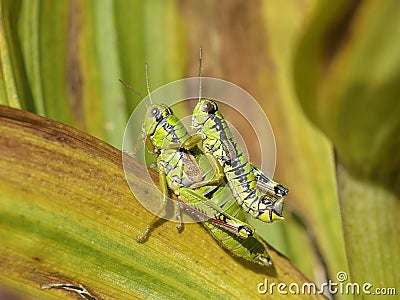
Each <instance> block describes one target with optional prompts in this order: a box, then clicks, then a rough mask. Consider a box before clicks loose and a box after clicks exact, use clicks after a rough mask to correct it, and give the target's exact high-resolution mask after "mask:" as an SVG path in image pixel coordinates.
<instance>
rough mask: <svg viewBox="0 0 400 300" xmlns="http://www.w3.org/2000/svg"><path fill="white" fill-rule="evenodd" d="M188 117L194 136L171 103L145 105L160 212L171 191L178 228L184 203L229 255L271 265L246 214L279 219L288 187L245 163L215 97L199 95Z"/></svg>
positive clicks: (260, 240)
mask: <svg viewBox="0 0 400 300" xmlns="http://www.w3.org/2000/svg"><path fill="white" fill-rule="evenodd" d="M146 75H147V72H146ZM146 79H147V87H148V91H149V90H150V89H149V85H148V78H147V76H146ZM149 96H150V91H149ZM150 100H151V98H150ZM192 118H193V119H192V126H193V127H194V128H195V129H196V132H197V134H195V135H190V134H189V133H188V132H187V130H186V128H185V127H184V126H183V124H182V123H181V121H180V120H179V119H178V118H177V117H176V116H175V115H174V114H173V113H172V110H171V109H170V108H169V107H167V106H164V105H155V104H152V103H150V105H148V108H147V112H146V115H145V120H144V124H143V133H144V135H145V140H146V147H147V150H148V151H149V152H151V153H156V154H157V155H158V157H157V168H158V171H159V180H160V186H161V191H162V202H161V203H162V204H161V206H160V209H159V211H160V212H161V211H162V210H163V209H164V206H165V205H166V202H167V199H168V194H169V191H172V192H173V193H174V194H175V195H176V196H177V198H178V202H177V205H176V212H177V213H176V216H177V218H178V220H179V221H180V226H181V219H180V213H179V209H180V207H182V206H183V207H185V208H186V209H188V210H190V211H191V212H193V213H194V214H195V215H197V216H198V217H200V218H201V220H202V223H203V225H204V226H205V227H206V228H207V229H208V230H209V231H210V233H211V234H212V235H213V237H214V238H215V239H216V240H218V241H219V242H220V244H221V245H222V246H223V247H225V248H226V249H228V250H229V251H231V252H232V253H233V254H235V255H236V256H239V257H242V258H244V259H246V260H249V261H252V262H255V263H258V264H260V265H265V266H268V265H270V264H271V261H270V258H269V256H268V253H267V250H266V245H265V243H264V241H263V240H262V239H261V238H260V237H259V236H258V235H257V234H256V233H255V230H254V228H253V227H252V226H251V225H249V224H248V223H247V221H246V219H245V214H244V212H248V213H250V214H251V215H253V216H254V217H256V218H258V219H260V220H262V221H264V222H272V221H274V220H277V219H282V209H283V196H285V195H286V194H287V189H286V188H284V187H283V186H282V185H280V184H278V183H276V182H274V181H272V180H271V179H270V178H268V177H267V176H266V175H264V174H263V173H262V172H261V171H260V170H259V169H257V168H256V167H254V166H253V165H251V164H250V163H249V161H248V159H247V157H246V156H245V154H244V153H243V151H242V150H241V149H240V147H239V146H238V145H237V143H236V142H235V140H234V138H233V136H232V134H231V132H230V130H229V128H228V126H227V124H226V122H225V120H224V119H223V117H222V115H221V114H220V112H219V111H218V107H217V105H216V103H215V102H214V101H212V100H209V99H202V98H201V97H200V96H199V101H198V103H197V105H196V107H195V109H194V113H193V116H192ZM156 220H157V217H156V216H155V217H154V218H153V220H152V221H151V222H150V223H149V224H148V225H147V227H146V230H145V231H144V232H143V234H142V235H140V236H138V237H137V241H139V242H142V241H143V240H144V239H145V238H146V236H147V235H148V233H149V231H150V229H151V227H152V225H153V223H154V221H156ZM180 226H178V227H180Z"/></svg>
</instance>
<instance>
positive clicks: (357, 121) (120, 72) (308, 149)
mask: <svg viewBox="0 0 400 300" xmlns="http://www.w3.org/2000/svg"><path fill="white" fill-rule="evenodd" d="M0 3H1V21H2V22H1V24H0V30H1V32H0V55H1V57H0V59H1V62H2V65H1V69H0V78H1V79H0V104H3V105H8V106H12V107H15V108H21V109H24V110H28V111H31V112H34V113H36V114H39V115H42V116H46V117H48V118H50V119H53V120H57V121H59V122H62V123H65V124H68V125H71V126H73V127H75V128H78V129H80V130H82V131H84V132H87V133H89V134H91V135H94V136H96V137H98V138H100V139H102V140H104V141H106V142H107V143H109V144H111V145H113V146H114V147H117V148H121V145H122V137H123V131H124V128H125V124H126V122H127V120H128V118H129V115H130V113H131V111H132V110H133V109H134V108H135V105H137V103H138V102H139V101H140V99H139V97H137V96H136V95H135V94H133V93H132V92H131V91H129V90H127V89H126V88H124V87H123V86H122V85H121V84H120V83H119V82H118V79H119V78H122V79H124V80H125V81H126V82H128V83H129V84H131V85H133V86H134V87H135V88H136V89H138V90H139V91H140V92H141V93H142V94H146V85H145V68H144V65H145V63H148V64H149V69H150V84H151V87H152V89H155V88H157V87H160V86H162V85H164V84H167V83H168V82H171V81H174V80H178V79H182V78H185V77H192V76H196V75H197V70H198V52H199V46H200V45H201V46H202V47H203V76H210V77H216V78H221V79H224V80H227V81H230V82H232V83H234V84H237V85H239V86H240V87H242V88H243V89H245V90H246V91H248V92H249V93H250V94H251V95H253V96H254V97H255V98H256V99H257V101H258V102H259V104H260V105H261V106H262V108H263V109H264V111H265V113H266V115H267V116H268V118H269V120H270V122H271V125H272V128H273V130H274V134H275V138H276V143H277V164H276V172H275V179H276V180H277V181H279V182H282V183H283V184H285V185H286V186H287V187H288V188H289V189H290V193H289V196H288V197H287V200H286V208H285V209H286V212H285V214H286V221H285V222H281V223H277V224H272V225H265V224H264V225H263V224H259V223H257V222H254V224H255V225H256V227H257V231H259V232H261V234H262V235H263V236H264V237H265V239H266V240H267V241H268V242H270V243H271V244H272V245H274V246H275V247H276V248H277V249H279V250H280V251H281V252H282V253H284V254H285V255H286V256H288V257H289V258H290V259H291V260H292V261H293V262H294V263H295V264H296V265H297V266H298V267H299V268H300V269H301V270H302V271H303V272H304V273H305V274H306V275H307V276H308V278H310V279H311V280H314V281H317V282H326V281H327V280H328V278H330V279H332V280H334V281H335V280H336V274H337V273H338V272H340V271H345V272H346V273H347V274H349V276H350V278H349V281H350V280H351V281H352V282H359V283H361V284H362V283H363V282H371V283H372V284H374V285H375V286H380V287H394V286H396V285H397V288H400V287H399V282H400V278H399V272H398V268H399V267H400V256H399V255H398V254H399V252H400V226H399V224H398V220H399V219H400V203H399V195H400V176H399V172H400V159H399V157H400V156H399V153H400V151H399V147H400V134H399V133H400V101H399V98H400V97H399V96H400V86H399V83H400V18H399V17H398V16H399V13H400V2H398V1H395V0H387V1H372V0H370V1H330V2H327V1H316V0H293V1H278V0H271V1H251V2H250V1H228V0H224V1H194V0H193V1H173V0H169V1H159V0H148V1H125V0H115V1H111V0H100V1H94V0H85V1H79V0H71V1H64V0H57V1H54V0H47V1H46V0H42V1H39V0H31V1H17V0H14V1H5V0H3V1H1V2H0ZM225 117H226V118H227V119H228V120H229V115H227V116H225ZM252 121H254V122H257V120H252ZM236 125H237V126H239V127H240V124H236ZM239 130H240V128H239ZM247 146H248V148H249V149H250V152H251V148H252V146H251V145H250V146H249V145H247ZM336 282H337V281H336ZM398 292H399V291H398ZM358 297H361V296H358ZM363 297H366V296H365V295H364V296H363ZM335 298H336V299H352V296H348V295H335Z"/></svg>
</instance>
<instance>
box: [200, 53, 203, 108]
mask: <svg viewBox="0 0 400 300" xmlns="http://www.w3.org/2000/svg"><path fill="white" fill-rule="evenodd" d="M202 54H203V48H202V47H201V46H200V53H199V101H200V99H201V71H202V67H203V60H202Z"/></svg>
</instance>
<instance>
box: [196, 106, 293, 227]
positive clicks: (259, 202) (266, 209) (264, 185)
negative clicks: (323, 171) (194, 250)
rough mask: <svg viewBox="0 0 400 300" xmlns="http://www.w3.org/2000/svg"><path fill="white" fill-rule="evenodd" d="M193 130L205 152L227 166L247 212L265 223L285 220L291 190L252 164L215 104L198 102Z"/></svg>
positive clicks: (231, 181)
mask: <svg viewBox="0 0 400 300" xmlns="http://www.w3.org/2000/svg"><path fill="white" fill-rule="evenodd" d="M192 127H193V128H194V129H195V130H196V133H197V134H198V135H200V136H201V138H202V144H203V149H204V151H205V153H210V154H212V155H213V156H214V157H215V158H217V159H218V161H219V162H220V164H221V165H222V166H223V167H224V173H225V176H226V179H227V182H228V185H229V187H230V188H231V190H232V193H233V195H234V197H235V198H236V199H237V201H238V203H239V205H240V206H241V207H242V208H243V209H244V211H246V212H248V213H250V214H251V215H252V216H254V217H255V218H257V219H260V220H262V221H264V222H273V221H274V220H280V219H283V217H282V210H283V196H285V195H286V194H287V192H288V190H287V189H286V188H285V187H283V186H282V185H280V184H278V183H275V182H274V181H272V180H271V179H269V178H268V177H267V176H266V175H264V174H263V173H262V171H260V170H259V169H257V168H256V167H254V166H253V165H252V164H251V163H250V162H249V160H248V158H247V157H246V155H245V154H244V153H243V151H242V149H241V148H240V146H239V145H238V144H237V143H236V141H235V139H234V137H233V135H232V133H231V131H230V129H229V127H228V125H227V123H226V121H225V120H224V118H223V116H222V114H221V113H220V112H219V110H218V106H217V104H216V103H215V102H214V101H212V100H210V99H200V100H199V101H198V103H197V105H196V106H195V108H194V110H193V115H192ZM263 189H264V190H263Z"/></svg>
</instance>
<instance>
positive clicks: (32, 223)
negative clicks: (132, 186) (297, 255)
mask: <svg viewBox="0 0 400 300" xmlns="http://www.w3.org/2000/svg"><path fill="white" fill-rule="evenodd" d="M0 132H1V135H0V155H1V156H2V160H1V161H0V190H1V195H0V238H1V240H2V243H1V246H0V266H1V268H0V280H1V282H2V285H4V286H6V287H8V288H10V289H15V290H16V291H18V293H19V294H23V295H29V296H31V297H35V298H40V299H58V298H59V297H66V296H67V294H66V291H63V290H60V289H46V290H43V289H40V287H41V286H47V285H49V284H50V285H51V284H72V285H74V286H79V284H81V285H82V286H83V287H85V288H86V289H87V290H88V291H89V292H90V294H91V295H93V296H95V297H98V298H100V299H133V298H145V297H153V298H163V299H176V298H181V299H182V298H185V299H187V298H190V299H210V298H212V299H231V298H249V297H251V298H264V297H265V295H262V294H259V293H258V292H257V286H258V285H259V284H260V283H263V282H264V280H265V279H266V278H267V279H268V282H269V284H272V283H275V284H277V283H280V282H281V283H285V284H287V285H289V284H290V283H294V282H295V283H298V284H299V285H301V283H303V282H306V281H307V280H306V279H305V278H304V276H303V275H302V274H301V273H300V272H299V271H298V270H297V269H296V268H295V267H294V266H293V265H292V264H291V263H290V262H289V261H288V260H287V259H286V258H284V257H283V256H281V255H279V254H278V253H277V252H276V251H274V250H273V249H272V248H269V252H270V254H271V258H272V260H273V262H274V267H273V268H262V267H259V266H257V265H254V264H251V263H247V262H245V261H243V260H240V259H237V258H234V257H232V256H231V255H230V254H229V253H227V252H226V251H224V250H223V249H222V248H221V247H220V246H219V245H218V244H217V242H216V241H214V240H213V239H212V237H211V236H210V235H209V234H208V233H207V232H206V231H205V229H204V228H202V226H201V225H200V224H190V225H187V226H186V227H185V230H184V232H183V233H181V234H178V233H177V232H176V229H175V224H174V223H173V222H165V223H164V224H161V223H163V222H160V224H159V225H160V226H159V227H158V228H155V230H154V231H153V232H152V234H151V236H150V238H149V239H148V241H147V242H146V243H144V244H139V243H137V242H136V241H135V239H134V237H135V236H136V235H137V234H139V233H140V232H141V230H142V229H143V228H144V227H145V224H146V221H148V220H150V218H151V214H150V213H149V212H148V211H146V210H145V209H144V208H143V207H142V206H141V205H140V204H139V203H138V202H137V201H136V200H135V199H134V198H133V197H132V194H131V192H130V190H129V188H128V185H127V183H126V181H125V177H124V173H123V170H122V166H121V152H120V151H118V150H116V149H115V148H112V147H111V146H109V145H107V144H105V143H104V142H101V141H99V140H97V139H95V138H93V137H91V136H89V135H86V134H83V133H81V132H79V131H77V130H75V129H72V128H70V127H67V126H65V125H61V124H59V123H56V122H54V121H51V120H49V119H45V118H42V117H39V116H36V115H33V114H30V113H27V112H23V111H19V110H15V109H11V108H8V107H4V106H1V107H0ZM131 167H132V168H135V169H136V173H135V174H137V175H133V176H137V179H136V181H137V184H138V186H139V187H140V188H141V190H142V191H143V193H144V195H147V197H150V198H153V197H156V195H153V194H152V193H150V192H149V190H148V189H147V188H146V184H144V182H143V181H142V179H141V178H142V176H140V174H141V172H146V170H145V169H144V167H143V166H142V165H140V164H138V163H136V162H135V161H132V166H131ZM296 297H298V299H301V298H302V299H324V297H323V296H321V295H318V296H313V295H305V296H300V295H299V296H296ZM275 298H276V299H287V295H280V294H279V293H277V291H276V290H275Z"/></svg>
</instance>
